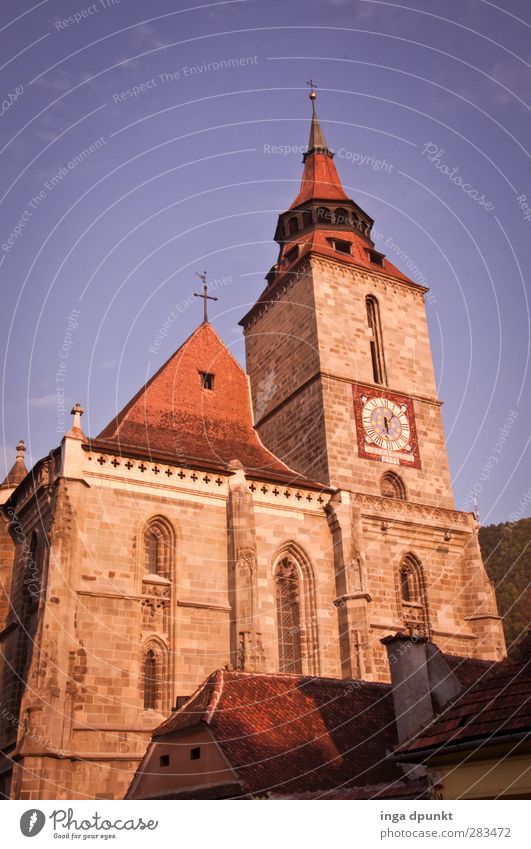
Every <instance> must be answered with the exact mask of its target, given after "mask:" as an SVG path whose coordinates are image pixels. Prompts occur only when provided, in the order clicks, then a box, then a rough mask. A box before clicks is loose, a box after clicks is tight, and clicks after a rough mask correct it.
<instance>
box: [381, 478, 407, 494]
mask: <svg viewBox="0 0 531 849" xmlns="http://www.w3.org/2000/svg"><path fill="white" fill-rule="evenodd" d="M380 492H381V493H382V495H383V496H384V497H385V498H399V499H400V501H405V500H406V488H405V486H404V481H403V480H402V478H401V477H400V475H397V474H396V473H395V472H386V473H385V474H384V475H382V480H381V482H380Z"/></svg>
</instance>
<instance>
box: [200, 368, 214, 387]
mask: <svg viewBox="0 0 531 849" xmlns="http://www.w3.org/2000/svg"><path fill="white" fill-rule="evenodd" d="M199 377H200V378H201V387H202V388H203V389H210V391H212V390H213V389H214V375H213V374H212V372H211V371H200V372H199Z"/></svg>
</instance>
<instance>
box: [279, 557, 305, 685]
mask: <svg viewBox="0 0 531 849" xmlns="http://www.w3.org/2000/svg"><path fill="white" fill-rule="evenodd" d="M276 584H277V625H278V654H279V668H280V671H281V672H295V673H302V651H301V624H300V619H301V616H300V605H299V577H298V574H297V567H296V565H295V563H294V562H293V561H292V560H290V558H289V557H284V558H283V559H282V560H281V561H280V562H279V564H278V566H277V573H276Z"/></svg>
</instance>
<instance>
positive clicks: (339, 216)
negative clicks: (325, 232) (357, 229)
mask: <svg viewBox="0 0 531 849" xmlns="http://www.w3.org/2000/svg"><path fill="white" fill-rule="evenodd" d="M335 219H336V224H350V223H351V220H350V218H349V215H348V212H347V210H346V209H341V208H340V209H336V214H335Z"/></svg>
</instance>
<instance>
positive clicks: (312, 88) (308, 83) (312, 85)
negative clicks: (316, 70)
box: [306, 77, 317, 97]
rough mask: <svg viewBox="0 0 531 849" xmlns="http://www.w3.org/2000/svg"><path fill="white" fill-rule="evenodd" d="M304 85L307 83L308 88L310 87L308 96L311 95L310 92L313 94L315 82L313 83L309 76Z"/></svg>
mask: <svg viewBox="0 0 531 849" xmlns="http://www.w3.org/2000/svg"><path fill="white" fill-rule="evenodd" d="M306 85H309V86H310V89H311V91H310V97H311V96H312V94H315V89H316V88H317V84H316V83H314V81H313V80H312V78H311V77H310V79H309V80H306Z"/></svg>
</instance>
